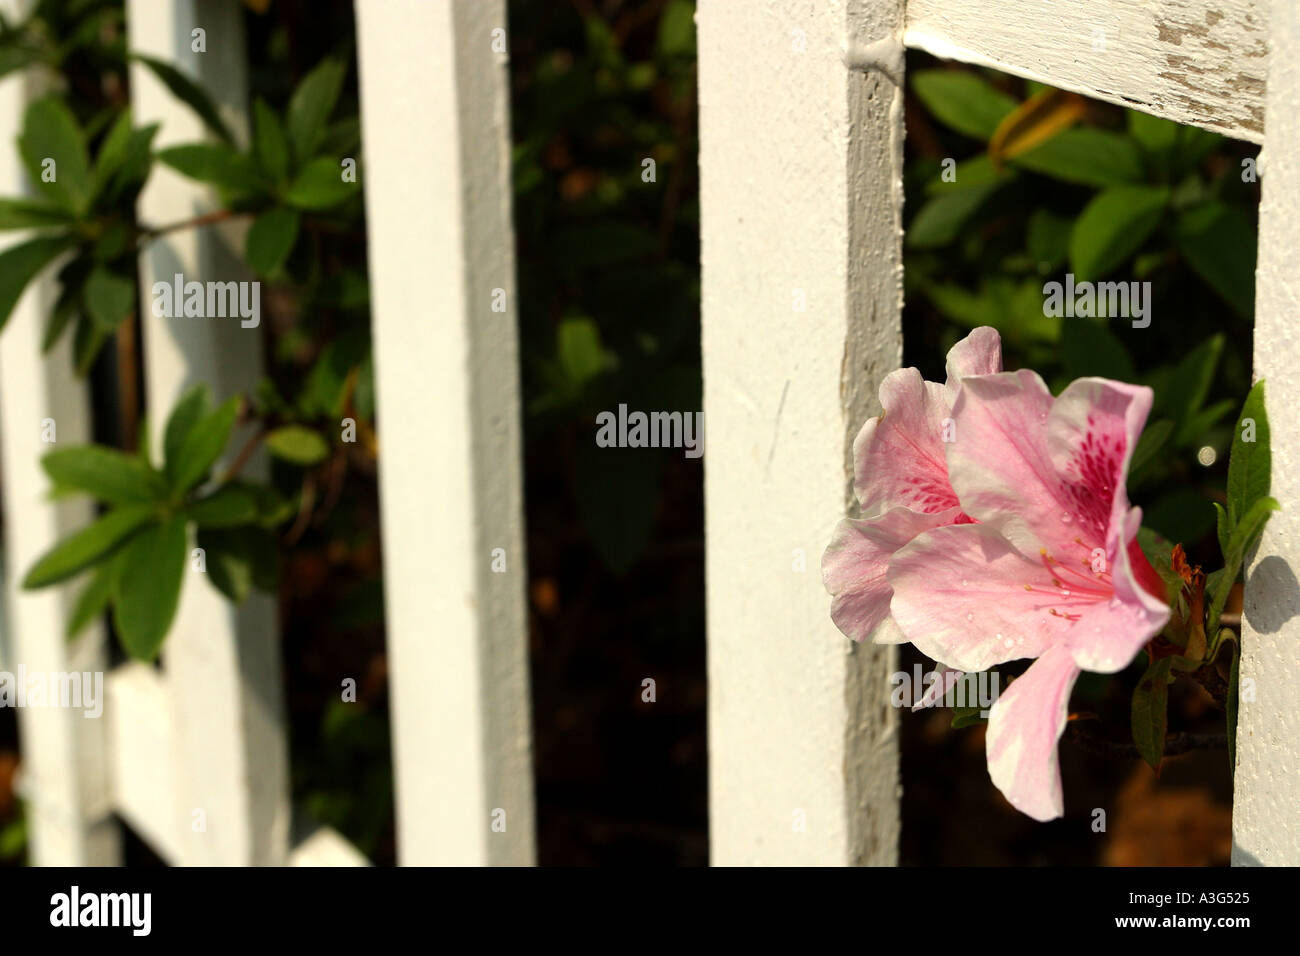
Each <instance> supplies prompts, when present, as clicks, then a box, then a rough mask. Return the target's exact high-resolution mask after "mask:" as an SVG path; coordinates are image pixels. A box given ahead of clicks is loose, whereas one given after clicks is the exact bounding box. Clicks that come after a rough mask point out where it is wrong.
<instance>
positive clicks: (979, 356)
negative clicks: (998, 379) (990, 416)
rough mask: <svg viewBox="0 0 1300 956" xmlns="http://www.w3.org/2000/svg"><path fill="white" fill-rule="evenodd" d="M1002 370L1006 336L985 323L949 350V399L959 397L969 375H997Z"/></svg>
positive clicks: (947, 389)
mask: <svg viewBox="0 0 1300 956" xmlns="http://www.w3.org/2000/svg"><path fill="white" fill-rule="evenodd" d="M1000 371H1002V336H1000V335H999V334H998V330H997V329H995V328H992V327H990V326H987V325H981V326H980V327H979V328H978V329H975V330H974V331H972V332H971V334H970V335H968V336H966V337H965V338H964V339H962V340H961V341H960V342H958V343H957V344H956V345H954V346H953V347H952V348H950V349H949V350H948V363H947V372H948V382H947V384H946V385H945V386H944V389H945V390H946V391H947V392H948V400H949V401H954V400H955V399H956V398H957V389H958V388H959V387H960V386H961V380H962V379H963V378H965V377H966V376H968V375H993V374H995V373H997V372H1000Z"/></svg>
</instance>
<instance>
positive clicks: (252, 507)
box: [185, 484, 259, 528]
mask: <svg viewBox="0 0 1300 956" xmlns="http://www.w3.org/2000/svg"><path fill="white" fill-rule="evenodd" d="M258 515H259V511H258V505H257V500H256V499H255V498H254V497H253V496H252V495H251V494H249V493H248V491H246V490H245V489H243V488H241V487H239V486H238V485H233V484H226V485H222V486H221V487H220V488H218V489H217V490H216V491H214V492H213V493H212V494H210V495H208V496H207V497H206V498H203V499H200V500H199V501H196V502H195V503H194V504H192V505H190V506H189V507H188V508H187V509H185V516H186V517H187V518H189V519H190V520H191V521H193V522H194V523H195V524H197V525H198V526H199V527H200V528H233V527H235V526H237V525H242V524H251V523H252V522H254V521H256V520H257V519H258Z"/></svg>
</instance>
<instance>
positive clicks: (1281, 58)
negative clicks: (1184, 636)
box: [1232, 0, 1300, 866]
mask: <svg viewBox="0 0 1300 956" xmlns="http://www.w3.org/2000/svg"><path fill="white" fill-rule="evenodd" d="M1271 18H1272V20H1271V35H1270V38H1269V43H1270V50H1269V61H1268V64H1269V65H1268V107H1267V111H1266V113H1265V126H1264V130H1265V133H1264V136H1265V138H1264V150H1263V153H1262V154H1261V155H1262V162H1264V163H1265V165H1266V169H1265V170H1264V171H1263V172H1264V174H1263V177H1262V179H1261V182H1262V190H1263V193H1262V195H1263V200H1262V202H1261V205H1260V226H1259V260H1258V265H1257V268H1256V288H1257V295H1256V302H1255V377H1256V378H1257V379H1260V378H1262V379H1265V380H1266V382H1267V384H1266V385H1265V386H1264V387H1265V401H1266V404H1267V406H1268V417H1269V424H1270V428H1271V432H1272V436H1271V437H1272V456H1273V468H1272V479H1273V487H1272V495H1273V497H1274V498H1276V499H1277V500H1278V501H1279V502H1281V504H1282V510H1281V511H1280V512H1278V513H1276V514H1274V515H1273V516H1272V517H1271V518H1270V519H1269V522H1268V525H1267V527H1266V528H1265V530H1264V538H1263V541H1262V542H1261V544H1260V546H1259V549H1258V551H1257V553H1256V554H1255V556H1254V558H1253V560H1251V561H1250V566H1249V568H1248V571H1247V575H1246V596H1245V602H1244V604H1245V606H1244V613H1243V614H1242V660H1241V681H1242V683H1241V703H1240V711H1239V715H1238V721H1237V753H1236V760H1237V766H1236V768H1235V777H1234V780H1233V806H1232V838H1233V849H1232V860H1233V863H1234V864H1236V865H1254V864H1260V863H1263V864H1269V865H1274V866H1296V865H1300V787H1297V786H1296V779H1297V778H1298V777H1300V654H1298V653H1297V651H1296V648H1297V647H1298V646H1300V583H1297V580H1296V575H1297V571H1298V570H1300V379H1298V378H1297V377H1296V372H1295V361H1296V356H1297V355H1300V319H1298V318H1297V310H1300V277H1297V274H1296V267H1295V248H1296V244H1297V242H1300V117H1297V116H1296V111H1295V104H1296V103H1297V102H1298V101H1300V8H1297V7H1296V5H1295V4H1294V3H1293V2H1291V0H1276V2H1274V3H1273V5H1272V10H1271Z"/></svg>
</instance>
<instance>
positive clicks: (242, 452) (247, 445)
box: [221, 428, 266, 485]
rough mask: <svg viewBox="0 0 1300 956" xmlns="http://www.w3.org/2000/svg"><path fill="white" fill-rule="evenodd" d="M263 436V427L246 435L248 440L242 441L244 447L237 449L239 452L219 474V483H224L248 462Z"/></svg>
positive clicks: (264, 432) (264, 434)
mask: <svg viewBox="0 0 1300 956" xmlns="http://www.w3.org/2000/svg"><path fill="white" fill-rule="evenodd" d="M265 437H266V429H265V428H259V429H258V430H257V431H255V432H253V434H251V435H249V436H248V441H246V442H244V447H243V448H241V449H239V454H238V455H237V456H236V457H235V460H234V462H232V463H231V465H230V467H229V468H227V469H226V473H225V474H224V475H222V476H221V484H223V485H224V484H225V483H226V482H228V481H230V480H231V479H232V478H234V477H235V476H236V475H238V474H239V473H240V472H241V471H243V470H244V466H245V465H247V464H248V460H249V459H250V458H252V457H253V452H255V451H256V450H257V446H258V445H259V444H260V443H261V441H262V439H263V438H265Z"/></svg>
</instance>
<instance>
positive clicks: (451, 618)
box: [357, 0, 534, 864]
mask: <svg viewBox="0 0 1300 956" xmlns="http://www.w3.org/2000/svg"><path fill="white" fill-rule="evenodd" d="M506 28H507V23H506V15H505V4H504V3H503V2H501V0H482V2H478V0H450V2H446V0H441V2H437V3H430V2H427V0H390V2H385V3H361V4H358V5H357V35H358V46H359V59H360V68H361V99H362V103H361V118H362V128H363V133H364V141H365V144H366V168H365V172H364V174H363V178H364V180H365V194H366V215H367V225H368V228H369V241H370V250H369V257H370V281H371V321H372V323H373V329H374V348H375V378H376V392H377V394H376V399H377V410H378V416H379V421H380V429H381V434H380V443H381V446H382V452H381V455H380V462H379V474H380V500H381V503H382V508H383V537H384V580H385V595H386V601H387V627H388V651H389V675H390V689H391V694H392V719H393V746H394V773H395V775H396V780H395V783H396V788H397V815H398V817H397V818H398V823H397V835H398V855H399V860H400V862H402V863H404V864H442V863H449V864H526V863H531V862H532V861H533V859H534V846H533V831H534V823H533V779H532V756H531V730H530V727H531V714H530V705H529V695H528V660H527V654H526V646H527V619H526V616H525V611H524V590H525V585H526V581H527V574H526V562H525V553H524V534H523V507H522V469H521V463H520V418H519V384H518V380H519V370H518V346H517V333H516V324H517V309H516V302H515V279H514V238H513V230H512V227H511V220H510V121H509V91H508V86H507V82H506V80H507V77H506V68H505V62H506V61H505V54H503V53H498V52H496V51H494V49H493V43H494V39H496V40H504V39H505V36H506V33H505V31H506ZM494 31H500V32H499V33H497V34H495V36H494ZM397 117H400V120H399V121H395V118H397ZM494 303H495V304H497V306H498V307H499V308H500V309H501V311H496V310H494V308H493V306H494ZM498 549H499V551H498ZM494 553H495V554H496V557H497V558H498V559H499V561H500V562H504V564H501V563H498V564H497V567H504V571H503V572H501V573H497V572H495V571H494V570H493V562H494ZM494 825H495V826H494Z"/></svg>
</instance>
